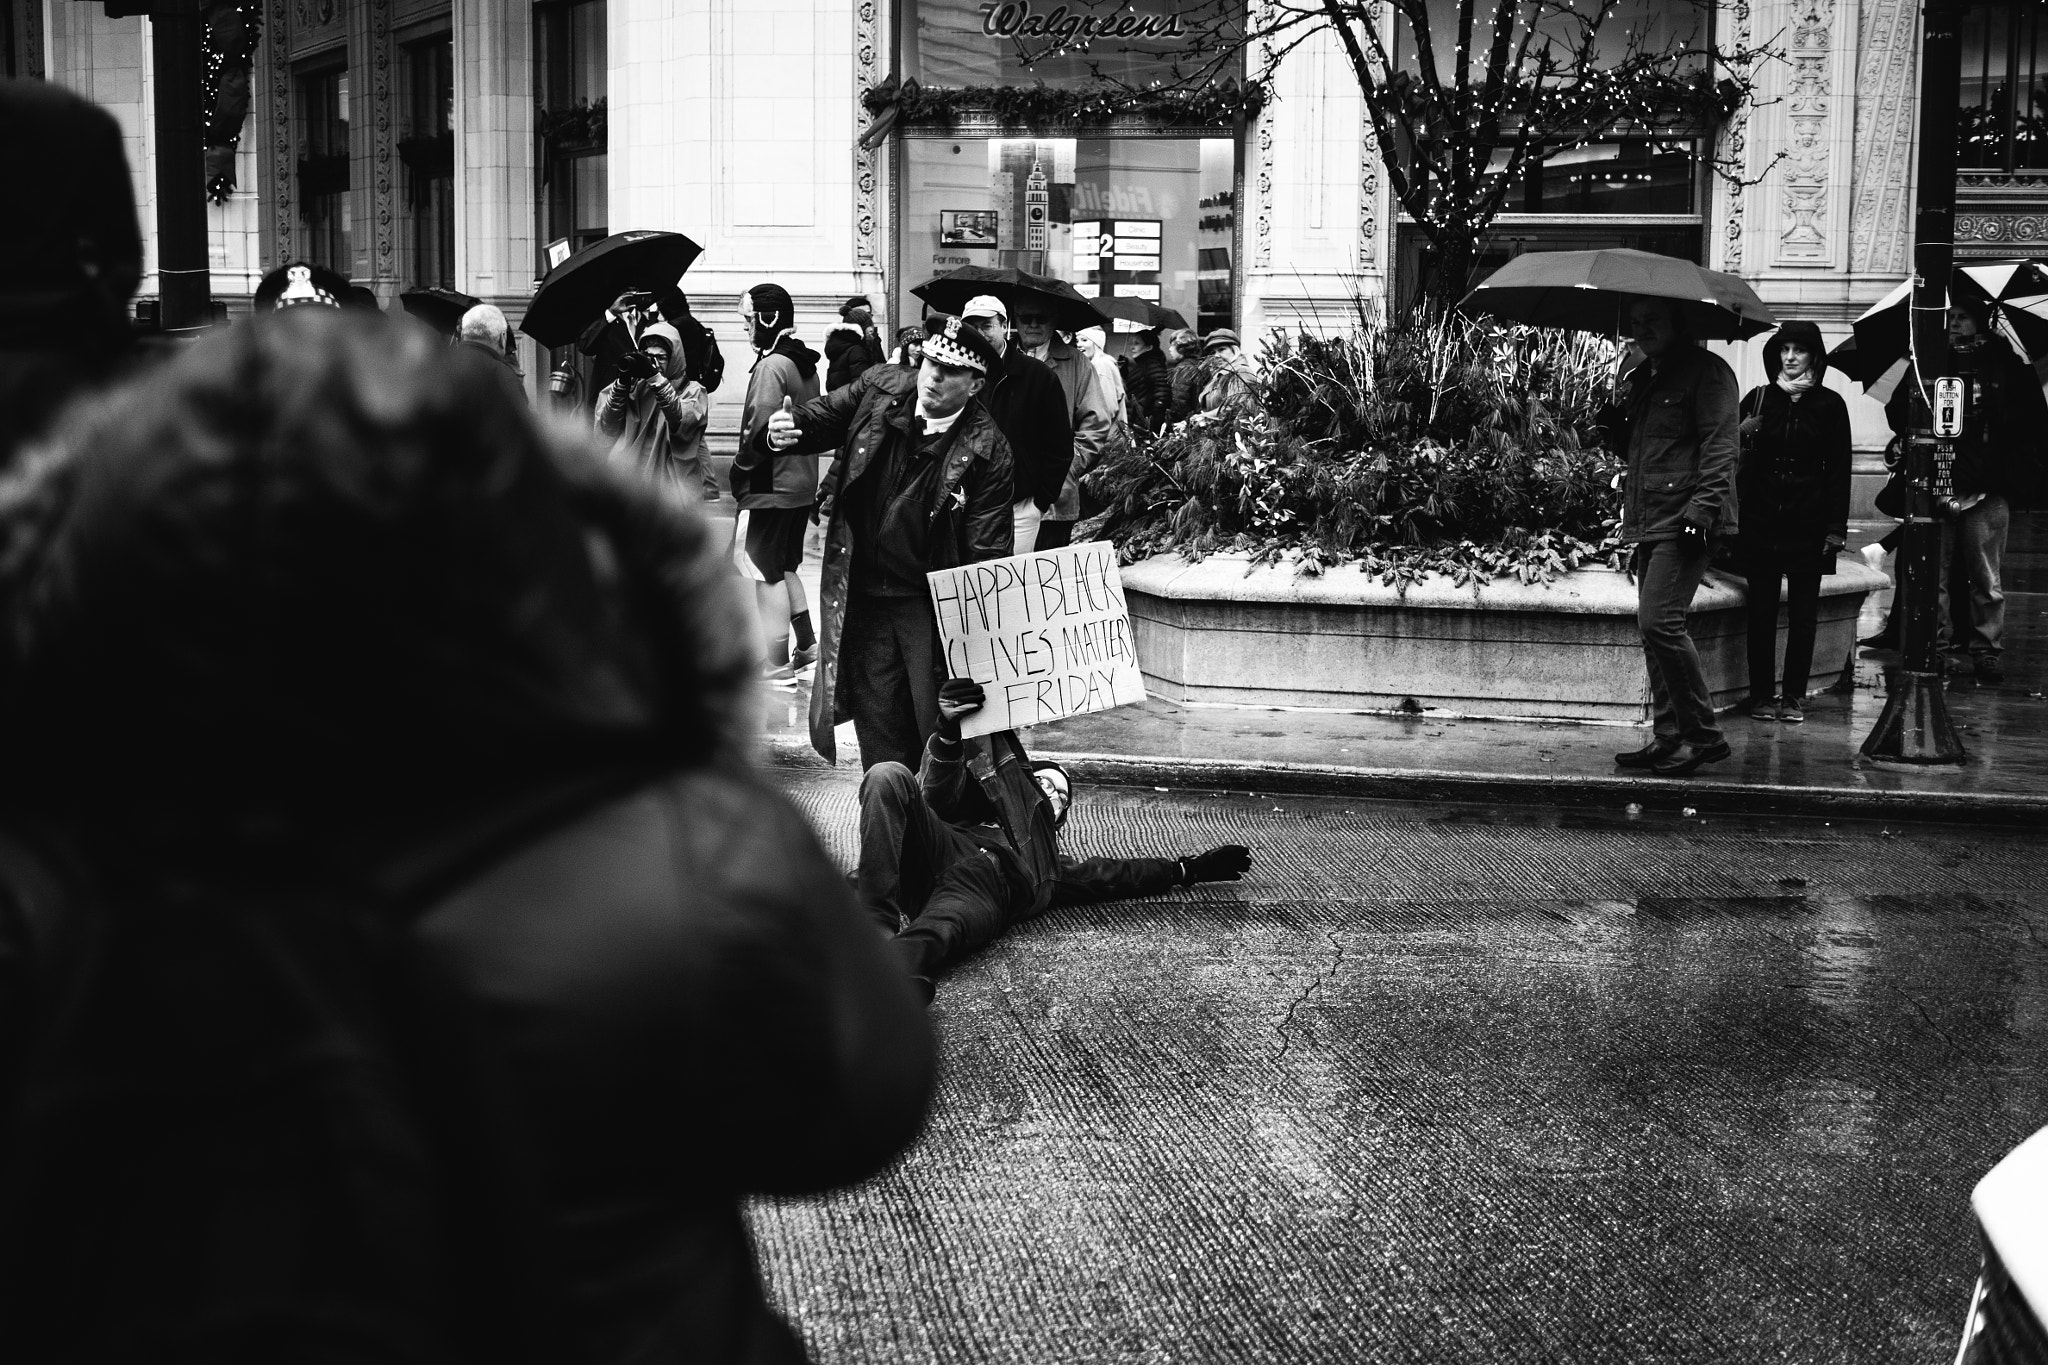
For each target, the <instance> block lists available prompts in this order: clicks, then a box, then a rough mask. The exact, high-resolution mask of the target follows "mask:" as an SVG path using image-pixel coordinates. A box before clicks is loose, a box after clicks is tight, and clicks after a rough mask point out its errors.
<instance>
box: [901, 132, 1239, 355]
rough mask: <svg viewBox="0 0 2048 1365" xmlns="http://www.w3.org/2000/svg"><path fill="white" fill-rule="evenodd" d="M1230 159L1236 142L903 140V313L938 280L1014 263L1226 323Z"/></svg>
mask: <svg viewBox="0 0 2048 1365" xmlns="http://www.w3.org/2000/svg"><path fill="white" fill-rule="evenodd" d="M1235 152H1236V145H1235V144H1234V143H1233V142H1232V141H1231V140H1230V139H1229V138H1178V137H1122V138H1106V137H1105V138H1059V137H1044V138H945V139H924V138H911V139H908V140H906V141H905V143H904V157H905V184H906V191H905V194H904V196H903V211H902V221H901V223H900V225H899V229H900V241H901V244H902V271H901V275H902V277H903V280H904V288H903V292H902V293H901V294H900V295H899V296H898V298H897V299H896V301H895V302H896V308H897V313H896V315H897V316H898V317H900V318H903V319H905V320H906V321H908V320H914V319H916V318H917V317H919V316H920V315H921V312H922V304H921V302H920V301H919V300H918V299H917V298H915V297H914V296H912V295H911V294H910V293H909V287H910V286H913V285H917V284H921V283H923V282H924V281H925V280H927V279H930V278H931V277H932V276H934V275H942V274H944V273H946V272H947V271H950V270H956V269H958V268H959V267H961V266H964V265H983V266H1017V267H1020V268H1022V269H1025V270H1029V271H1032V272H1033V273H1036V274H1044V275H1053V276H1057V277H1058V278H1060V279H1063V280H1066V281H1069V282H1070V283H1072V284H1073V286H1074V287H1075V288H1076V289H1078V290H1079V291H1080V292H1081V293H1082V294H1084V295H1086V296H1088V297H1090V298H1096V297H1105V296H1117V295H1121V296H1125V297H1131V298H1141V299H1146V300H1149V301H1150V302H1153V303H1157V304H1160V305H1162V306H1164V307H1167V308H1171V309H1173V310H1174V311H1176V312H1178V313H1179V314H1180V315H1181V316H1182V317H1183V318H1184V319H1186V321H1187V322H1188V324H1189V325H1190V326H1193V327H1195V328H1197V329H1198V330H1201V331H1205V332H1206V331H1210V330H1212V329H1214V328H1216V327H1225V326H1232V325H1234V321H1235V311H1234V310H1235V302H1234V299H1235V290H1234V289H1233V287H1232V271H1231V265H1232V262H1231V244H1232V241H1233V239H1234V236H1235V227H1236V212H1235V184H1236V155H1235ZM1105 326H1107V324H1105ZM1136 326H1137V325H1136V324H1134V323H1124V322H1120V323H1119V324H1118V330H1122V331H1133V330H1136Z"/></svg>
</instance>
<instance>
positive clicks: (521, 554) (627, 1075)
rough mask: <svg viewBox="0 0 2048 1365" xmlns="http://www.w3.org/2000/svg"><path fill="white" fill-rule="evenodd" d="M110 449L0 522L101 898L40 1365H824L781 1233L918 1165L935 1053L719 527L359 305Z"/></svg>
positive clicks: (9, 600)
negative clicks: (769, 1248) (756, 633)
mask: <svg viewBox="0 0 2048 1365" xmlns="http://www.w3.org/2000/svg"><path fill="white" fill-rule="evenodd" d="M89 417H90V420H85V421H81V422H80V423H79V424H78V425H75V426H72V427H68V428H67V429H65V430H64V431H63V432H62V433H61V434H60V436H59V438H57V439H55V440H53V442H52V443H50V444H48V445H46V446H39V447H38V448H37V449H36V450H34V451H32V452H30V453H29V455H28V457H27V458H26V459H25V460H24V465H23V471H22V473H21V474H20V475H19V476H18V477H17V478H15V479H14V480H12V481H11V482H9V483H7V484H5V485H0V609H4V611H5V613H6V616H7V618H8V619H9V620H10V621H11V622H12V623H13V629H12V631H11V632H10V633H9V634H8V635H7V636H6V637H5V639H4V641H0V741H4V744H5V746H6V752H7V753H8V755H9V762H8V765H7V767H6V770H5V772H4V774H0V785H4V787H5V788H6V789H7V792H8V793H9V794H10V795H12V796H14V797H15V798H16V799H17V800H20V801H22V802H24V803H25V804H27V805H28V806H30V807H31V808H32V809H33V810H34V811H35V812H36V813H37V814H38V815H39V816H40V817H41V818H43V819H46V820H49V821H51V822H54V823H58V824H61V825H62V826H64V827H65V828H67V829H69V830H71V831H73V833H74V836H75V841H76V844H77V846H78V847H79V849H80V850H81V853H82V860H83V863H84V865H85V866H86V867H87V868H88V869H89V870H90V874H91V878H92V881H93V884H94V886H95V890H96V895H95V898H94V902H95V909H96V914H95V915H94V916H93V917H92V922H91V923H90V924H86V925H80V926H77V927H78V928H79V929H80V930H82V931H83V932H74V933H71V934H69V935H68V938H69V939H70V940H71V942H72V945H73V946H72V947H71V948H70V949H69V950H68V951H66V950H63V949H62V948H61V947H58V948H52V949H51V950H48V951H43V950H41V945H40V944H39V945H38V951H35V952H31V953H30V954H28V955H27V960H28V961H29V962H30V963H32V964H33V970H32V972H31V973H27V974H28V975H32V976H33V978H34V979H33V982H32V985H33V991H32V992H31V994H32V996H33V997H34V1000H35V1001H36V1002H38V1003H39V1004H40V1006H41V1007H40V1008H39V1010H38V1013H37V1015H36V1018H35V1020H34V1025H35V1026H34V1028H33V1029H32V1030H31V1031H30V1036H32V1037H33V1038H34V1039H35V1044H34V1048H33V1052H32V1056H31V1058H30V1063H29V1064H28V1065H26V1066H25V1067H24V1068H23V1069H22V1074H23V1076H24V1077H25V1078H26V1079H25V1081H24V1085H23V1090H22V1092H21V1094H20V1095H19V1096H18V1097H14V1099H15V1102H14V1103H12V1104H10V1105H8V1106H7V1110H6V1114H5V1117H6V1118H7V1120H8V1122H7V1126H6V1128H5V1130H4V1133H5V1141H4V1143H0V1161H4V1163H5V1169H4V1171H0V1177H4V1179H0V1197H4V1200H5V1205H4V1207H0V1334H4V1339H5V1340H7V1342H8V1343H9V1350H10V1352H12V1353H14V1354H15V1355H16V1356H18V1358H21V1359H37V1360H49V1359H63V1360H70V1361H81V1362H101V1361H106V1362H113V1361H135V1360H169V1359H180V1360H185V1359H190V1360H195V1361H196V1360H213V1361H252V1362H253V1361H261V1360H280V1361H281V1360H324V1361H341V1360H371V1359H374V1360H420V1361H425V1360H455V1359H462V1360H492V1361H514V1360H517V1361H526V1360H533V1361H536V1362H538V1361H548V1362H593V1363H598V1362H618V1365H624V1363H625V1362H628V1361H630V1362H636V1363H638V1362H681V1361H692V1362H695V1361H723V1362H742V1361H744V1362H792V1363H793V1362H800V1361H802V1360H803V1359H804V1358H805V1357H804V1352H803V1350H802V1347H801V1346H800V1345H799V1343H798V1342H797V1340H796V1338H795V1337H794V1335H793V1334H792V1333H791V1332H790V1330H789V1329H788V1327H787V1326H785V1325H784V1324H783V1323H782V1322H781V1320H780V1319H778V1318H777V1317H776V1316H775V1315H774V1313H773V1312H771V1310H770V1309H769V1308H768V1306H767V1304H766V1302H765V1300H764V1297H763V1293H762V1288H761V1285H760V1283H759V1278H758V1273H757V1271H756V1268H755V1262H754V1258H753V1253H752V1249H751V1247H750V1245H749V1241H748V1236H747V1231H746V1227H745V1224H744V1222H743V1220H742V1217H741V1211H740V1200H741V1199H742V1197H744V1196H746V1195H748V1194H751V1193H774V1194H796V1193H806V1192H816V1191H821V1190H824V1189H828V1188H831V1187H833V1186H836V1185H840V1184H843V1183H846V1182H849V1181H854V1180H859V1179H862V1178H864V1177H866V1176H868V1175H871V1174H872V1173H874V1172H875V1171H877V1170H879V1169H880V1168H881V1167H882V1166H884V1165H885V1164H886V1163H887V1162H889V1161H890V1160H891V1159H892V1158H893V1157H894V1156H895V1154H896V1153H897V1152H899V1151H900V1150H901V1149H902V1148H903V1146H904V1145H905V1144H906V1143H908V1142H909V1141H910V1140H911V1139H912V1137H913V1136H914V1135H915V1134H916V1132H917V1130H918V1127H919V1124H920V1120H921V1115H922V1113H923V1108H924V1104H925V1102H926V1098H927V1096H928V1093H929V1089H930V1086H931V1081H932V1043H931V1038H930V1034H929V1032H928V1029H927V1025H926V1023H925V1021H924V1018H923V1014H922V1011H921V1009H920V1008H919V1003H918V999H917V997H916V995H915V994H914V993H913V991H912V988H911V985H910V983H909V982H907V981H906V979H905V977H904V974H903V973H902V971H901V970H900V969H899V968H898V967H897V966H896V965H895V964H894V963H893V962H892V961H891V960H890V959H889V955H888V952H887V949H886V946H885V945H884V944H883V943H881V942H880V941H879V940H878V939H877V938H876V936H875V934H874V932H873V930H872V928H871V927H870V925H869V923H868V921H867V919H866V918H865V916H863V915H862V914H861V912H860V910H859V908H858V906H857V905H856V904H855V903H854V901H853V899H852V897H851V896H850V894H849V892H848V890H847V888H846V884H845V881H844V879H843V878H842V877H841V876H840V875H839V874H838V872H837V871H836V870H835V868H834V867H833V866H832V864H831V863H830V861H829V860H828V859H827V858H826V856H825V854H824V852H823V850H822V849H820V847H819V846H818V843H817V841H816V839H815V837H814V836H813V835H812V833H811V832H810V829H809V827H808V826H807V824H806V823H805V821H804V820H803V818H802V817H801V816H800V815H799V814H798V812H797V811H796V810H795V808H794V807H793V806H791V805H790V803H789V802H788V801H787V800H786V799H784V798H783V797H781V796H780V795H778V794H776V793H775V792H774V791H772V790H771V789H770V788H769V787H768V786H767V785H766V784H765V783H764V782H762V781H761V779H760V778H759V777H758V776H756V775H755V774H754V773H753V771H752V770H751V767H750V764H749V762H748V761H747V757H746V755H747V753H748V751H749V749H750V747H751V744H752V739H753V735H754V733H755V730H754V726H755V718H754V716H753V714H752V709H751V698H752V696H753V693H754V690H755V688H754V678H755V672H756V669H757V668H758V666H759V661H758V658H757V657H756V656H755V655H754V654H753V653H752V651H751V648H750V645H749V643H748V642H749V640H750V639H751V632H750V631H749V629H748V628H747V625H746V608H745V606H744V605H743V602H742V600H741V598H740V595H739V592H738V589H737V585H736V584H735V583H734V582H733V580H732V577H731V574H730V571H729V569H728V568H727V566H726V564H725V562H724V559H723V555H722V551H721V548H720V546H719V544H718V543H717V540H716V539H715V537H714V533H713V531H712V530H711V528H710V525H709V523H708V522H707V521H706V520H705V519H704V517H703V516H702V515H701V514H700V513H699V512H697V511H696V510H694V509H692V508H690V507H687V506H684V505H681V504H678V503H676V502H674V501H672V500H669V499H665V498H662V497H660V496H659V495H658V494H656V493H655V492H654V491H653V490H652V489H650V488H648V487H647V486H646V485H645V484H644V483H643V482H642V481H640V480H638V479H635V478H631V477H627V476H625V475H622V474H620V473H618V472H616V471H613V470H611V469H609V468H608V467H607V466H606V465H605V464H604V463H603V461H602V459H601V458H600V457H599V456H597V455H596V453H595V452H593V451H590V450H588V449H587V448H584V447H582V446H581V445H579V444H578V443H577V442H576V441H575V440H573V439H571V438H570V437H569V436H567V435H565V434H562V432H561V431H556V430H550V429H544V428H543V427H542V426H541V425H539V424H537V423H536V421H535V420H534V419H533V417H532V416H531V415H530V414H529V413H528V412H527V411H526V410H525V409H524V408H523V407H521V406H520V405H518V404H515V403H511V402H508V401H506V400H505V398H504V396H503V390H502V385H501V380H500V377H499V375H498V373H497V366H496V365H495V364H494V363H493V362H492V361H490V360H489V359H488V358H487V357H483V356H479V355H476V354H474V353H473V352H471V351H469V350H467V349H465V348H450V347H447V346H445V345H442V344H438V342H437V339H434V338H431V337H424V336H421V335H420V334H419V333H418V332H417V331H416V330H414V329H409V328H406V329H399V328H388V327H385V326H382V325H381V324H379V323H377V322H376V321H375V320H366V319H362V318H359V317H357V316H354V315H350V314H347V313H342V312H336V311H333V310H329V309H324V308H307V309H299V310H294V312H293V313H292V314H290V315H287V316H281V317H279V318H277V319H275V320H274V321H273V322H272V323H271V324H270V325H267V326H265V327H260V328H237V329H235V330H234V331H232V332H231V333H228V334H225V335H219V336H215V337H213V338H210V339H208V340H206V341H204V342H202V343H200V344H199V345H198V346H197V347H195V348H194V349H193V350H192V351H190V352H189V353H188V354H186V355H184V356H183V357H181V358H180V359H179V360H178V361H177V362H176V363H175V364H173V365H171V366H169V367H166V368H165V369H163V370H161V371H159V372H158V373H157V374H156V375H155V376H153V377H152V378H151V379H149V380H148V382H146V383H143V384H140V385H137V386H135V387H132V388H129V389H127V390H125V391H121V392H119V393H118V394H117V395H115V396H113V397H111V398H110V399H109V401H107V402H105V403H102V404H98V405H96V407H95V410H94V411H93V412H92V413H91V414H90V415H89ZM563 430H566V429H563ZM138 679H147V680H148V681H147V685H145V686H138V685H137V683H136V680H138ZM52 937H53V938H57V939H62V938H65V937H67V936H66V935H62V934H59V935H53V936H52Z"/></svg>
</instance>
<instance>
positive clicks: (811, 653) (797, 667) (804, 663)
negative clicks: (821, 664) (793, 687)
mask: <svg viewBox="0 0 2048 1365" xmlns="http://www.w3.org/2000/svg"><path fill="white" fill-rule="evenodd" d="M817 662H818V647H817V646H816V645H805V646H804V647H803V648H802V649H800V650H798V651H797V652H796V653H794V654H792V655H790V656H789V668H790V671H791V672H792V673H801V672H803V671H804V670H805V669H807V668H809V667H811V666H812V665H814V664H816V663H817Z"/></svg>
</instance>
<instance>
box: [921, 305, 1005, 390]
mask: <svg viewBox="0 0 2048 1365" xmlns="http://www.w3.org/2000/svg"><path fill="white" fill-rule="evenodd" d="M924 358H925V359H926V360H931V361H936V362H937V363H938V364H941V365H953V366H956V367H958V368H960V369H963V370H973V371H974V372H975V373H976V374H982V375H986V374H992V373H994V372H995V369H996V367H997V365H999V364H1000V363H1001V359H1002V358H1001V357H1000V356H998V355H997V354H996V348H995V347H994V346H991V345H990V344H989V340H988V338H987V337H985V336H983V335H982V334H981V333H980V332H977V331H975V330H974V329H973V328H972V327H969V326H966V325H965V324H963V323H962V322H961V321H960V319H959V318H955V317H948V316H946V314H944V313H934V314H932V315H931V316H930V317H928V318H926V319H925V320H924Z"/></svg>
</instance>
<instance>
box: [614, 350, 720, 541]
mask: <svg viewBox="0 0 2048 1365" xmlns="http://www.w3.org/2000/svg"><path fill="white" fill-rule="evenodd" d="M625 364H626V365H627V366H628V367H629V368H630V371H631V372H630V373H628V372H624V371H622V372H621V373H620V375H619V377H618V378H617V379H615V380H613V381H612V382H611V383H610V384H608V385H606V386H605V389H604V392H603V393H601V394H599V395H598V396H597V430H598V433H599V434H600V435H603V436H609V437H611V438H612V444H611V459H612V462H613V463H614V464H616V465H618V466H619V467H620V468H621V469H631V470H634V471H636V472H637V473H639V474H640V475H641V476H642V477H644V478H648V479H652V480H653V481H654V482H655V483H657V484H659V485H660V486H661V487H663V488H665V489H667V490H668V491H670V492H671V493H674V494H675V495H676V496H677V497H680V498H686V499H690V500H697V499H702V500H703V501H705V502H717V501H718V480H717V478H716V477H714V476H713V474H712V472H711V462H710V461H709V460H708V459H706V458H705V455H704V427H705V423H706V422H707V421H708V420H709V418H710V416H711V396H710V395H709V394H707V393H705V392H704V386H703V385H702V384H700V383H698V382H697V381H696V380H695V379H693V378H691V377H690V376H689V375H688V374H687V373H686V372H685V366H686V364H687V362H686V361H685V359H684V357H683V339H682V335H681V334H680V333H679V332H677V331H676V329H675V328H674V327H672V326H670V325H669V324H668V323H666V322H657V323H654V324H652V325H651V326H649V327H648V328H647V330H646V331H644V332H642V333H641V334H640V355H639V358H638V359H637V360H636V359H635V358H634V357H631V356H628V357H627V358H626V361H625Z"/></svg>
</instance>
